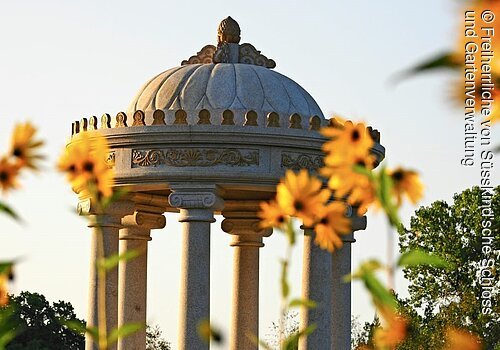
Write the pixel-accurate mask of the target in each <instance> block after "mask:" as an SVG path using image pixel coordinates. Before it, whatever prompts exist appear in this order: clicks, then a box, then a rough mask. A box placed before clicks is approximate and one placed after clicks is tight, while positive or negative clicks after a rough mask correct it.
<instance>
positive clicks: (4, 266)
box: [0, 261, 14, 275]
mask: <svg viewBox="0 0 500 350" xmlns="http://www.w3.org/2000/svg"><path fill="white" fill-rule="evenodd" d="M13 265H14V261H2V262H0V275H3V274H6V273H10V270H11V269H12V266H13Z"/></svg>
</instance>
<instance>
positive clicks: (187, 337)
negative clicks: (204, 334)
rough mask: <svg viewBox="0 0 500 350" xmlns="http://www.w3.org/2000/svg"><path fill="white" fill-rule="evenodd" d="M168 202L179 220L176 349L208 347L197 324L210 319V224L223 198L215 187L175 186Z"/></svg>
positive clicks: (220, 206)
mask: <svg viewBox="0 0 500 350" xmlns="http://www.w3.org/2000/svg"><path fill="white" fill-rule="evenodd" d="M172 189H173V191H174V192H173V193H172V194H171V195H170V196H169V199H168V200H169V202H170V205H171V206H172V207H174V208H179V209H180V216H179V221H180V222H182V223H183V225H182V226H183V228H182V231H183V232H182V235H183V242H182V261H181V290H180V317H179V340H178V349H180V350H191V349H197V350H198V349H199V350H203V349H208V348H209V344H208V343H206V342H205V341H204V340H202V339H201V338H200V336H199V335H198V324H199V323H200V322H201V321H205V320H210V224H211V223H212V222H215V219H214V211H215V210H220V209H222V206H223V201H222V199H221V198H220V197H218V196H217V191H216V187H215V186H206V185H205V186H196V185H191V186H175V185H172Z"/></svg>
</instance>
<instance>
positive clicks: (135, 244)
mask: <svg viewBox="0 0 500 350" xmlns="http://www.w3.org/2000/svg"><path fill="white" fill-rule="evenodd" d="M130 231H145V232H140V234H141V236H143V237H147V238H149V230H147V229H146V230H140V229H135V230H133V229H131V228H125V229H122V230H121V231H120V235H126V236H128V235H131V232H130ZM147 238H146V239H144V238H143V239H121V240H120V254H123V253H126V252H127V251H132V250H133V251H136V252H138V253H140V255H139V256H137V257H135V258H133V259H131V260H128V261H125V260H122V261H120V266H119V287H120V293H119V300H118V324H119V325H120V326H122V325H125V324H129V323H140V324H142V325H143V328H142V329H141V330H139V331H138V332H136V333H133V334H131V335H129V336H128V337H125V338H120V339H119V340H118V350H144V349H145V348H146V302H147V298H146V296H147V271H148V269H147V261H148V239H147Z"/></svg>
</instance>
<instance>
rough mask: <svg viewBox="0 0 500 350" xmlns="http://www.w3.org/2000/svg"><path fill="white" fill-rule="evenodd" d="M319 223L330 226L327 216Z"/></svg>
mask: <svg viewBox="0 0 500 350" xmlns="http://www.w3.org/2000/svg"><path fill="white" fill-rule="evenodd" d="M319 223H320V224H322V225H328V218H327V217H326V216H325V217H324V218H322V219H321V220H320V221H319Z"/></svg>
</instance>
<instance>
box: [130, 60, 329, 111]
mask: <svg viewBox="0 0 500 350" xmlns="http://www.w3.org/2000/svg"><path fill="white" fill-rule="evenodd" d="M157 109H159V110H163V111H165V112H167V111H168V110H179V109H182V110H184V111H186V112H187V113H188V114H190V112H191V111H192V112H195V111H200V110H203V109H206V110H208V111H209V112H212V113H213V112H216V111H224V110H232V111H249V110H253V111H255V112H257V113H258V114H261V113H268V112H276V113H278V114H285V115H288V116H290V115H292V114H294V113H298V114H299V115H301V116H302V117H312V116H319V117H320V118H321V119H323V113H322V112H321V109H320V108H319V106H318V104H317V103H316V102H315V101H314V99H313V98H312V97H311V95H310V94H309V93H308V92H307V91H306V90H304V89H303V88H302V87H301V86H300V85H299V84H297V83H296V82H294V81H293V80H292V79H290V78H288V77H286V76H284V75H282V74H280V73H278V72H276V71H274V70H271V69H269V68H266V67H263V66H258V65H254V64H244V63H217V64H214V63H208V64H187V65H183V66H180V67H175V68H172V69H169V70H167V71H165V72H163V73H160V74H158V75H157V76H155V77H154V78H153V79H151V80H149V81H148V82H147V83H146V84H144V85H143V87H142V88H141V89H140V90H139V92H138V93H137V95H136V96H135V98H134V99H133V100H132V102H131V104H130V106H129V109H128V113H127V114H129V115H132V114H133V113H134V112H135V111H137V110H142V111H144V112H145V114H146V116H148V115H151V114H152V113H153V112H154V111H155V110H157Z"/></svg>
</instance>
